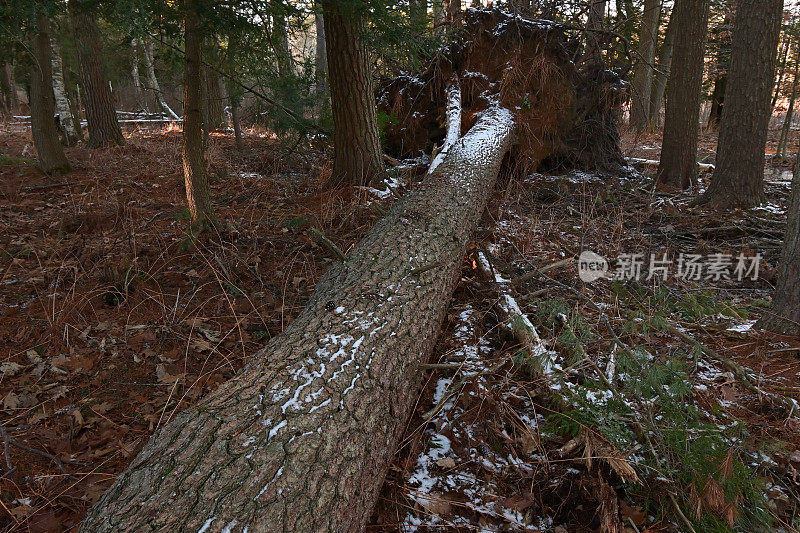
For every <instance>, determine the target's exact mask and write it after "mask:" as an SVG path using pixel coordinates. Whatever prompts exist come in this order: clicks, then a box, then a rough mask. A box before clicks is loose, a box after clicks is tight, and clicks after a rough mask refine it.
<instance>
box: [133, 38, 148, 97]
mask: <svg viewBox="0 0 800 533" xmlns="http://www.w3.org/2000/svg"><path fill="white" fill-rule="evenodd" d="M131 79H132V80H133V90H134V94H135V97H136V107H137V109H147V104H146V102H145V99H144V91H143V90H142V79H141V77H140V76H139V40H138V39H131Z"/></svg>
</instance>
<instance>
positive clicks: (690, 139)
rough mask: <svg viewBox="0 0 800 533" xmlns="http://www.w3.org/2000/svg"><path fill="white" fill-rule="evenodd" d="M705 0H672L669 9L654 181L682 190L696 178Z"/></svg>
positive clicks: (705, 24) (706, 4) (706, 21)
mask: <svg viewBox="0 0 800 533" xmlns="http://www.w3.org/2000/svg"><path fill="white" fill-rule="evenodd" d="M708 10H709V0H676V1H675V7H673V9H672V17H673V19H674V21H670V23H671V24H672V23H673V22H674V24H675V32H676V34H675V46H674V57H673V61H672V68H671V69H670V75H669V87H670V90H669V94H668V95H667V109H666V118H665V121H664V139H663V141H662V145H661V162H660V163H659V166H658V177H657V179H658V182H659V183H660V184H663V185H666V186H669V187H678V188H683V189H686V188H688V187H689V186H691V185H692V184H694V183H695V182H696V181H697V137H698V129H699V120H700V93H701V87H702V83H703V50H704V48H705V42H706V29H707V26H708Z"/></svg>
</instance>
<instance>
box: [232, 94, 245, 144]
mask: <svg viewBox="0 0 800 533" xmlns="http://www.w3.org/2000/svg"><path fill="white" fill-rule="evenodd" d="M241 100H242V97H241V96H240V95H233V94H231V96H230V97H229V102H230V106H231V125H232V126H233V139H234V146H235V147H236V151H237V152H242V151H244V141H243V140H242V123H241V120H240V119H239V103H240V102H241Z"/></svg>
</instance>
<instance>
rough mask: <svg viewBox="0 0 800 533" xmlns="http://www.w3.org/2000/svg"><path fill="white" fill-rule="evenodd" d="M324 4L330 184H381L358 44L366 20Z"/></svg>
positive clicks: (368, 84)
mask: <svg viewBox="0 0 800 533" xmlns="http://www.w3.org/2000/svg"><path fill="white" fill-rule="evenodd" d="M322 5H323V8H324V11H325V38H326V45H327V58H328V69H329V71H328V75H329V76H328V82H329V84H330V91H331V107H332V111H333V149H334V158H333V175H332V176H331V180H332V183H334V184H342V183H349V184H353V185H363V184H366V183H371V182H381V181H383V174H384V166H383V151H382V149H381V144H380V140H379V138H378V119H377V114H376V113H375V96H374V91H373V86H372V77H371V76H370V72H369V62H368V57H367V51H366V49H365V48H364V46H363V44H362V43H361V31H362V30H363V27H364V22H363V20H361V19H360V18H355V17H359V15H356V14H354V13H342V11H341V6H340V4H339V2H334V1H330V0H324V1H323V2H322Z"/></svg>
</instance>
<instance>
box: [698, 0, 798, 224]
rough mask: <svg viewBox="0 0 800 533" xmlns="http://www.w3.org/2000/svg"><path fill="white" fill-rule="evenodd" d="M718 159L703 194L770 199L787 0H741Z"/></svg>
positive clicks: (708, 198)
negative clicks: (769, 165) (770, 139)
mask: <svg viewBox="0 0 800 533" xmlns="http://www.w3.org/2000/svg"><path fill="white" fill-rule="evenodd" d="M736 13H737V15H736V21H735V27H734V31H733V43H732V46H731V67H730V72H729V74H728V87H727V90H726V91H725V108H724V109H723V110H722V122H721V123H720V133H719V142H718V144H717V161H716V167H715V169H714V174H713V175H712V177H711V184H710V185H709V187H708V190H707V191H706V193H705V194H704V195H703V197H702V198H701V199H700V202H701V203H708V204H711V205H714V206H717V207H719V208H722V209H728V208H731V207H752V206H755V205H758V204H760V203H762V202H763V201H764V162H765V155H764V150H765V148H766V144H767V133H768V128H769V119H770V115H771V114H772V108H771V107H770V98H771V97H772V88H773V83H774V81H775V63H776V56H777V49H778V38H779V36H780V27H781V17H782V15H783V0H739V2H738V4H737V8H736Z"/></svg>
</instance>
